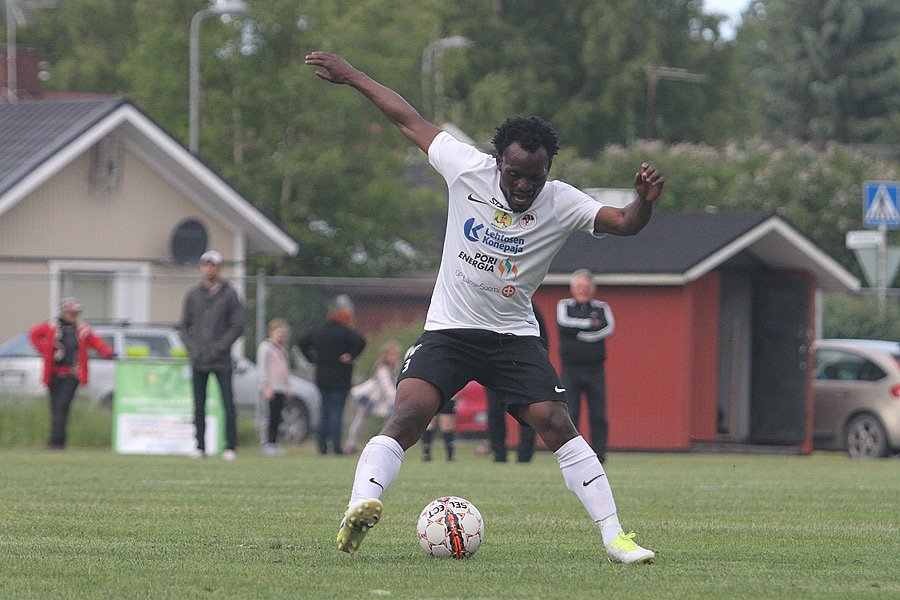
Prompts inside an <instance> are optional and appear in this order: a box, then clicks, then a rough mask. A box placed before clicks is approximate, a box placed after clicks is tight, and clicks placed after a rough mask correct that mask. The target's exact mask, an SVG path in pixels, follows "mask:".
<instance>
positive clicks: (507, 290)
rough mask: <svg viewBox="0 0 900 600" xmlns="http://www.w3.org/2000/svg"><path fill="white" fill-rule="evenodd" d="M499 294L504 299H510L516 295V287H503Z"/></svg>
mask: <svg viewBox="0 0 900 600" xmlns="http://www.w3.org/2000/svg"><path fill="white" fill-rule="evenodd" d="M500 293H501V294H503V297H504V298H512V297H513V296H514V295H515V293H516V286H514V285H504V286H503V289H502V290H500Z"/></svg>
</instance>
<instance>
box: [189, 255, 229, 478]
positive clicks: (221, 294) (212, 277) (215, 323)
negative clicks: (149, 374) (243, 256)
mask: <svg viewBox="0 0 900 600" xmlns="http://www.w3.org/2000/svg"><path fill="white" fill-rule="evenodd" d="M221 269H222V255H221V254H219V253H218V252H216V251H215V250H210V251H209V252H205V253H204V254H203V256H201V257H200V271H201V273H202V275H203V280H202V281H201V282H200V284H199V285H197V286H195V287H193V288H191V289H190V290H189V291H188V293H187V294H186V295H185V297H184V309H183V311H182V314H181V326H180V328H179V329H180V333H181V339H182V340H183V341H184V345H185V346H186V347H187V349H188V352H189V353H190V356H191V363H192V366H193V378H194V428H195V430H196V434H197V448H196V450H194V451H193V452H192V453H191V455H190V456H191V458H205V457H206V385H207V381H208V380H209V374H210V373H214V374H215V376H216V379H217V380H218V381H219V388H220V389H221V391H222V405H223V407H224V409H225V451H224V452H223V453H222V459H223V460H227V461H233V460H235V458H237V455H236V454H235V452H234V449H235V445H236V444H237V417H236V414H235V410H234V392H233V390H232V384H231V374H232V362H231V346H232V344H234V342H235V341H237V339H238V338H239V337H241V335H242V334H243V333H244V307H243V305H242V304H241V300H240V298H238V295H237V292H235V291H234V288H233V287H231V285H229V284H228V282H227V281H224V280H222V279H221V278H220V277H219V272H220V271H221Z"/></svg>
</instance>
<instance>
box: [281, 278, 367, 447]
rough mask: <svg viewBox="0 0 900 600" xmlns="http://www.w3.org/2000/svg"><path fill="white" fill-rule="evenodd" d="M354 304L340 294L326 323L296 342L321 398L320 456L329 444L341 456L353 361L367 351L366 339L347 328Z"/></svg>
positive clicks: (351, 320) (317, 437)
mask: <svg viewBox="0 0 900 600" xmlns="http://www.w3.org/2000/svg"><path fill="white" fill-rule="evenodd" d="M352 322H353V303H352V302H351V301H350V298H349V297H347V296H345V295H343V294H341V295H340V296H338V297H337V298H335V299H334V302H332V305H331V309H330V310H329V311H328V316H327V317H326V320H325V323H323V324H322V325H319V326H318V327H315V328H313V329H311V330H309V331H307V332H306V333H304V334H303V335H301V336H300V338H299V339H298V340H297V347H298V348H300V352H302V353H303V356H305V357H306V359H307V360H309V362H311V363H313V364H314V365H316V386H318V388H319V392H321V394H322V411H321V416H320V418H319V430H318V433H317V434H316V440H317V441H318V444H319V454H326V453H327V452H328V442H329V441H331V445H332V449H333V451H334V453H335V454H342V453H343V451H342V450H341V448H342V446H341V425H342V422H343V418H344V405H345V404H346V403H347V394H348V393H349V392H350V387H351V377H352V375H353V361H354V360H356V357H357V356H359V354H360V353H361V352H362V351H363V348H365V347H366V338H364V337H363V336H362V335H361V334H360V333H359V332H358V331H356V330H355V329H353V328H352V327H350V324H351V323H352Z"/></svg>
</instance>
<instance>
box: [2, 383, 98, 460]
mask: <svg viewBox="0 0 900 600" xmlns="http://www.w3.org/2000/svg"><path fill="white" fill-rule="evenodd" d="M47 402H48V400H47V398H0V448H22V447H24V448H38V447H42V446H44V444H46V443H47V436H48V435H49V433H50V409H49V407H48V406H47ZM111 432H112V415H111V414H110V413H109V411H108V410H105V409H103V408H102V407H100V406H97V405H94V404H92V403H91V402H90V401H88V400H87V399H85V398H79V397H77V396H76V397H75V400H74V402H73V403H72V410H71V411H70V412H69V425H68V429H67V440H66V443H67V445H70V446H78V447H85V448H109V447H111V437H112V436H111Z"/></svg>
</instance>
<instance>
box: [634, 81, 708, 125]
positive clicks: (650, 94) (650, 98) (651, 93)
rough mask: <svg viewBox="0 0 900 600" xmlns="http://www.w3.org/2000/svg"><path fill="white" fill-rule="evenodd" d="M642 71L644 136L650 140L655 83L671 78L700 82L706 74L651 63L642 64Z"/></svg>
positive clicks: (654, 119) (654, 117) (653, 116)
mask: <svg viewBox="0 0 900 600" xmlns="http://www.w3.org/2000/svg"><path fill="white" fill-rule="evenodd" d="M644 72H645V73H646V74H647V120H646V125H645V128H644V137H645V138H647V139H648V140H652V139H653V133H654V129H655V127H654V124H655V123H654V122H655V121H656V84H657V83H658V82H659V80H660V79H673V80H675V81H690V82H693V83H702V82H703V81H706V75H701V74H700V73H690V72H688V70H687V69H679V68H675V67H661V66H659V65H654V64H653V63H648V64H646V65H644Z"/></svg>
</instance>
